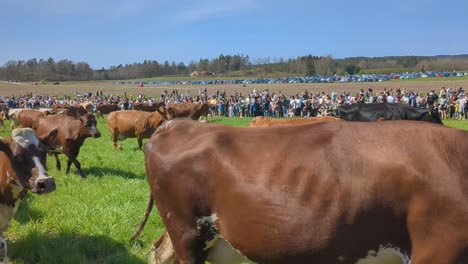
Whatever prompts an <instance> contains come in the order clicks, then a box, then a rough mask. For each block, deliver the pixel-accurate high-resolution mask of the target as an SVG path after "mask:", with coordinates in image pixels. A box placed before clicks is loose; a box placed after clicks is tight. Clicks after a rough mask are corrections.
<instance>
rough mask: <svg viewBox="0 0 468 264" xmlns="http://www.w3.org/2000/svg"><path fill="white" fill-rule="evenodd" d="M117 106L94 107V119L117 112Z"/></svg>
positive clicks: (102, 105)
mask: <svg viewBox="0 0 468 264" xmlns="http://www.w3.org/2000/svg"><path fill="white" fill-rule="evenodd" d="M118 110H119V106H118V105H117V104H100V105H98V106H96V118H98V117H102V118H104V116H103V115H107V114H110V113H111V112H114V111H118Z"/></svg>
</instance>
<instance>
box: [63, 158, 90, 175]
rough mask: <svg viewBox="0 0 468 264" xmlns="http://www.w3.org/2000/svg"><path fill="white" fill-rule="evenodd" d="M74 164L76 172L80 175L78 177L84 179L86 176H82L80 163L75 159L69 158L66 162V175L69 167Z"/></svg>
mask: <svg viewBox="0 0 468 264" xmlns="http://www.w3.org/2000/svg"><path fill="white" fill-rule="evenodd" d="M72 163H73V164H74V165H75V167H76V168H77V169H78V172H79V173H80V176H81V177H82V178H86V176H85V175H84V174H83V172H82V171H81V163H80V162H79V161H78V160H77V159H76V158H69V159H68V161H67V171H66V174H68V173H69V172H70V167H71V164H72Z"/></svg>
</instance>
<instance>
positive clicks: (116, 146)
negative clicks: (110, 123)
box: [109, 128, 122, 149]
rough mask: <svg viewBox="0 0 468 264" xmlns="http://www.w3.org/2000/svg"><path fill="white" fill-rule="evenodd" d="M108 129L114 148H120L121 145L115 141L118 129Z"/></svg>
mask: <svg viewBox="0 0 468 264" xmlns="http://www.w3.org/2000/svg"><path fill="white" fill-rule="evenodd" d="M109 130H110V134H111V139H112V144H113V145H114V149H122V146H120V144H119V143H118V142H117V141H118V137H119V131H118V130H117V129H111V128H109Z"/></svg>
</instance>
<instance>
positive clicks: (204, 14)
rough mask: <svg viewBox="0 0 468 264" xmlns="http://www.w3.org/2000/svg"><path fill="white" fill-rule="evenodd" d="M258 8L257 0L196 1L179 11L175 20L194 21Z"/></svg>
mask: <svg viewBox="0 0 468 264" xmlns="http://www.w3.org/2000/svg"><path fill="white" fill-rule="evenodd" d="M256 8H258V3H257V1H256V0H237V1H216V0H208V1H194V2H193V5H192V6H187V7H186V10H182V11H179V12H178V13H177V15H176V16H175V17H174V20H175V22H176V23H179V24H185V23H192V22H198V21H202V20H210V19H213V18H219V17H225V16H231V15H234V14H239V13H244V12H245V13H247V12H250V11H252V10H254V9H256Z"/></svg>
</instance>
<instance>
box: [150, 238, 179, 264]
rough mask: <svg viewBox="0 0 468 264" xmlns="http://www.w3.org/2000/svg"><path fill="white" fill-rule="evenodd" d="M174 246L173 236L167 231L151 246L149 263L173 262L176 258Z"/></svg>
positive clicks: (168, 263)
mask: <svg viewBox="0 0 468 264" xmlns="http://www.w3.org/2000/svg"><path fill="white" fill-rule="evenodd" d="M174 257H175V252H174V247H173V246H172V241H171V238H170V237H169V234H168V233H167V232H166V231H165V232H164V234H162V235H161V237H160V238H158V240H156V241H155V242H154V243H153V247H152V248H151V253H150V258H149V263H150V264H172V263H174V261H175V259H174Z"/></svg>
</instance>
